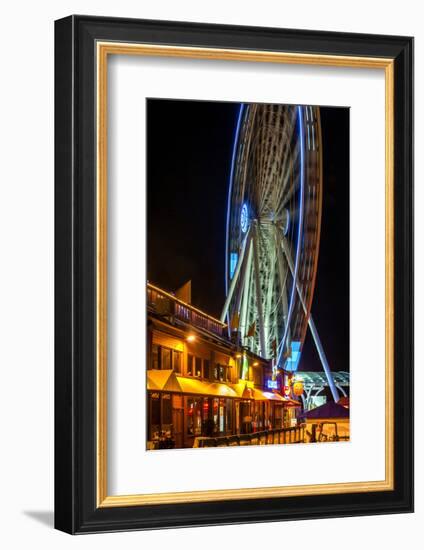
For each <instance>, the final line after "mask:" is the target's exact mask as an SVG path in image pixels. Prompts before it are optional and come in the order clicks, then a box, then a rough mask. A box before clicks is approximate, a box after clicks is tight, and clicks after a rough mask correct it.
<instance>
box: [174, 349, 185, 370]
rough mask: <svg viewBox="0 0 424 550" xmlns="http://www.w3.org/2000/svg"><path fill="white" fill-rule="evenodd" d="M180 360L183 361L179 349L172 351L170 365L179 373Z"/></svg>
mask: <svg viewBox="0 0 424 550" xmlns="http://www.w3.org/2000/svg"><path fill="white" fill-rule="evenodd" d="M182 362H183V354H182V352H181V351H177V350H174V351H173V352H172V367H173V369H174V371H175V372H177V373H179V374H180V373H181V368H182Z"/></svg>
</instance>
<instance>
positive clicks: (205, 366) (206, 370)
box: [203, 359, 210, 378]
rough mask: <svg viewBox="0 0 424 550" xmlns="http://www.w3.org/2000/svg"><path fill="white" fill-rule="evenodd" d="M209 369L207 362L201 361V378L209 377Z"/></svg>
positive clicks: (205, 360)
mask: <svg viewBox="0 0 424 550" xmlns="http://www.w3.org/2000/svg"><path fill="white" fill-rule="evenodd" d="M209 369H210V365H209V361H208V360H207V359H204V360H203V378H209V377H210V373H209Z"/></svg>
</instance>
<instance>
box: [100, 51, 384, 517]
mask: <svg viewBox="0 0 424 550" xmlns="http://www.w3.org/2000/svg"><path fill="white" fill-rule="evenodd" d="M108 55H139V56H154V57H180V58H191V59H216V60H229V61H230V60H231V61H250V62H262V63H283V64H297V65H315V66H331V67H350V68H361V69H384V72H385V136H386V138H385V269H386V272H385V420H386V422H385V479H384V480H381V481H358V482H348V483H328V484H313V485H295V486H276V487H255V488H244V489H218V490H206V491H185V492H177V493H175V492H174V493H149V494H134V495H116V496H109V495H108V493H107V60H108ZM96 64H97V67H96V68H97V89H96V100H97V105H96V114H97V117H96V130H97V151H96V153H97V162H96V165H97V175H96V187H97V205H96V213H97V223H96V230H97V255H96V267H97V270H96V271H97V295H96V298H97V308H96V320H97V340H96V361H97V366H96V378H97V392H96V394H97V395H96V397H97V409H96V414H97V422H96V428H97V435H96V442H97V452H96V458H97V464H96V466H97V467H96V470H97V506H98V507H119V506H142V505H148V504H173V503H183V502H205V501H219V500H236V499H255V498H277V497H289V496H306V495H324V494H342V493H357V492H372V491H390V490H393V489H394V425H393V414H394V377H393V374H394V364H393V363H394V60H393V59H391V58H372V57H357V56H337V55H319V54H302V53H286V52H269V51H256V50H237V49H219V48H199V47H183V46H164V45H152V44H138V43H124V42H102V41H98V42H97V43H96Z"/></svg>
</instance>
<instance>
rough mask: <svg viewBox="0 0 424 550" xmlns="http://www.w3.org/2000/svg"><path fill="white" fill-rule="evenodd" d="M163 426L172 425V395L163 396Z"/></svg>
mask: <svg viewBox="0 0 424 550" xmlns="http://www.w3.org/2000/svg"><path fill="white" fill-rule="evenodd" d="M162 424H166V425H168V424H172V401H171V394H169V393H164V394H162Z"/></svg>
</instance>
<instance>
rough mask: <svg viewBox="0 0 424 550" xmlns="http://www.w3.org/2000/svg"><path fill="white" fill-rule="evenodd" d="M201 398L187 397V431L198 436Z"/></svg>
mask: <svg viewBox="0 0 424 550" xmlns="http://www.w3.org/2000/svg"><path fill="white" fill-rule="evenodd" d="M202 401H203V400H202V399H201V398H199V399H196V398H189V399H187V433H188V434H189V435H194V436H198V435H201V433H202Z"/></svg>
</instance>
